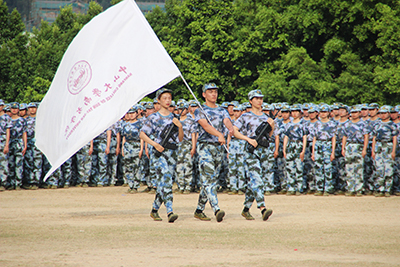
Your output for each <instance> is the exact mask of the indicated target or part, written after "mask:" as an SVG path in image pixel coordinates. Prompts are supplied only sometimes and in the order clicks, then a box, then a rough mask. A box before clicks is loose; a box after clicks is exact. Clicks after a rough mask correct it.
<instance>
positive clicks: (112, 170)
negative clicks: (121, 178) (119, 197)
mask: <svg viewBox="0 0 400 267" xmlns="http://www.w3.org/2000/svg"><path fill="white" fill-rule="evenodd" d="M120 124H121V122H120V121H117V122H116V123H114V124H113V125H112V126H111V127H110V129H111V142H110V153H108V160H107V173H108V176H109V184H110V185H115V182H116V181H117V168H118V166H117V154H116V151H117V145H118V142H117V138H120V131H121V126H120Z"/></svg>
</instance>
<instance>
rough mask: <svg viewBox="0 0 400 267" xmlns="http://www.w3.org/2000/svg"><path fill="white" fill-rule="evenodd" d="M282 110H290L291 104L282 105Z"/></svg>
mask: <svg viewBox="0 0 400 267" xmlns="http://www.w3.org/2000/svg"><path fill="white" fill-rule="evenodd" d="M279 105H280V104H279ZM280 110H281V112H290V106H289V105H282V106H281V108H280Z"/></svg>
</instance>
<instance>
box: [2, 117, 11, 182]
mask: <svg viewBox="0 0 400 267" xmlns="http://www.w3.org/2000/svg"><path fill="white" fill-rule="evenodd" d="M11 127H12V124H11V118H10V116H8V115H7V114H3V115H2V116H0V183H1V184H0V186H3V187H5V186H6V182H7V174H8V154H4V153H3V151H4V147H5V145H6V133H7V129H10V128H11Z"/></svg>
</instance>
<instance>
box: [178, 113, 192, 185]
mask: <svg viewBox="0 0 400 267" xmlns="http://www.w3.org/2000/svg"><path fill="white" fill-rule="evenodd" d="M181 123H182V127H183V134H184V136H183V141H182V142H181V143H180V144H179V148H178V152H177V161H176V177H177V181H176V182H177V184H178V187H179V189H180V190H188V191H190V190H191V185H192V180H193V157H192V156H191V154H190V151H191V150H192V133H194V128H195V127H194V126H193V125H194V124H195V121H194V119H193V118H192V117H191V116H187V118H186V119H185V120H183V121H182V120H181Z"/></svg>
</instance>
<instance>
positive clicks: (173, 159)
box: [169, 149, 178, 182]
mask: <svg viewBox="0 0 400 267" xmlns="http://www.w3.org/2000/svg"><path fill="white" fill-rule="evenodd" d="M177 158H178V149H175V150H172V155H171V165H170V166H169V168H170V169H171V173H172V182H175V181H176V164H177Z"/></svg>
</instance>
